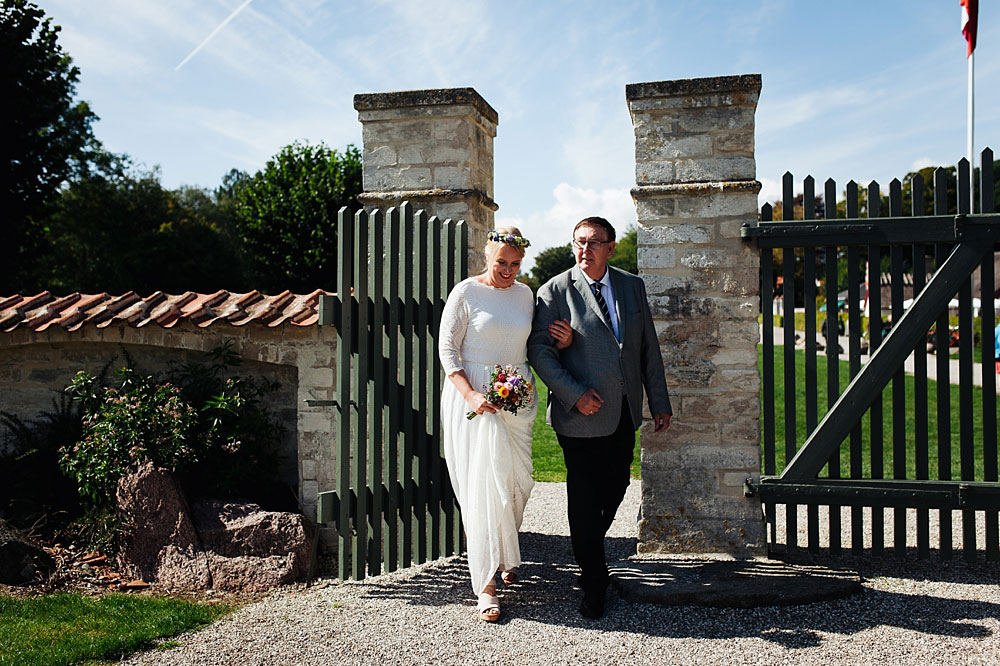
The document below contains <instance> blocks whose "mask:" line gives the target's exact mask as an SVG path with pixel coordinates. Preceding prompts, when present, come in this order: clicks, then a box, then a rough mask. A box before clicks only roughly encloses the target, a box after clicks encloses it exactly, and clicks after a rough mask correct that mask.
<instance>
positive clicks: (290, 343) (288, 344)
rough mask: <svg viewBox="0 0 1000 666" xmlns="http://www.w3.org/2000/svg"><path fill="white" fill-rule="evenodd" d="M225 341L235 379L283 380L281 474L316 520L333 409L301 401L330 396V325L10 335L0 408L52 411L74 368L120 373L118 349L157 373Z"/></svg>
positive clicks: (2, 364)
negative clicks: (235, 357)
mask: <svg viewBox="0 0 1000 666" xmlns="http://www.w3.org/2000/svg"><path fill="white" fill-rule="evenodd" d="M225 341H230V342H232V344H233V350H234V351H235V352H236V353H237V354H239V355H240V357H241V358H242V359H243V364H242V365H241V366H240V369H239V370H238V372H239V373H241V374H247V375H253V376H258V377H266V378H268V379H275V380H277V381H279V382H280V384H281V388H280V390H279V392H278V394H277V395H276V396H275V397H274V402H273V404H272V405H271V408H272V409H273V411H274V412H275V413H276V414H277V415H278V416H279V417H280V418H281V419H282V420H283V422H284V423H285V425H286V427H287V431H286V441H285V443H284V451H285V454H286V456H287V466H286V467H285V468H284V469H283V470H282V476H283V478H285V479H287V480H288V481H289V482H290V483H292V484H293V485H297V487H298V492H299V502H300V503H301V505H302V507H303V509H304V511H305V513H306V515H307V516H308V517H309V518H310V519H315V516H316V514H315V511H316V496H317V493H318V492H319V488H320V486H322V487H323V488H331V487H333V485H334V483H335V479H336V476H337V469H336V459H335V451H334V450H333V447H332V446H331V444H330V443H331V440H332V438H333V421H332V414H331V412H330V408H328V407H310V406H308V405H307V404H306V402H305V401H306V400H331V399H332V398H333V395H334V386H333V382H334V369H333V361H334V353H335V351H336V345H337V342H336V331H335V330H334V329H333V328H332V327H320V326H308V327H299V326H292V325H285V326H279V327H274V328H270V327H267V326H263V325H255V324H250V325H246V326H240V327H237V326H230V325H225V324H216V325H214V326H211V327H207V328H200V327H198V326H196V325H194V324H192V323H190V322H184V323H180V324H178V325H177V326H175V327H172V328H162V327H160V326H156V325H149V326H144V327H142V328H134V327H131V326H126V325H118V326H108V327H105V328H98V327H96V326H84V327H81V328H80V329H78V330H76V331H66V330H65V329H63V328H61V327H58V326H55V327H49V328H47V329H46V330H44V331H34V330H31V329H28V328H21V329H15V330H14V331H12V332H10V333H5V334H3V335H2V336H0V409H2V410H4V411H8V412H12V413H14V414H17V415H18V416H20V417H21V418H25V419H31V418H34V417H36V416H38V414H39V413H41V412H43V411H46V410H50V409H51V408H52V398H53V397H56V394H55V391H57V390H59V389H60V388H62V387H63V386H65V385H66V384H68V383H69V380H70V379H71V378H72V377H73V375H74V374H75V372H76V371H77V370H83V369H86V370H91V371H94V372H99V371H100V370H101V368H102V366H103V365H104V364H105V363H106V362H107V361H108V360H111V359H114V358H115V357H116V356H117V357H118V358H117V360H116V361H114V363H113V364H112V366H111V369H112V370H114V369H115V368H118V367H121V366H122V365H123V364H124V358H123V356H122V350H126V351H127V352H128V353H129V354H130V355H131V356H132V358H133V359H134V360H135V362H136V364H137V365H138V366H139V367H140V368H143V369H145V370H148V371H151V372H157V371H161V370H165V369H167V368H168V367H169V366H170V364H171V363H176V362H181V363H183V362H185V361H197V360H201V359H203V358H204V354H205V352H208V351H210V350H211V349H213V348H215V347H217V346H218V345H220V344H222V343H223V342H225Z"/></svg>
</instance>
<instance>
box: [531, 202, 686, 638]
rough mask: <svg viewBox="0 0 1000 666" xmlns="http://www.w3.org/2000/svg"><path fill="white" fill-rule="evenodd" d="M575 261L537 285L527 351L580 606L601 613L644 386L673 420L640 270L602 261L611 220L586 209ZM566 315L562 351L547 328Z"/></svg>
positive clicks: (611, 243) (664, 417) (660, 417)
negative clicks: (550, 446) (551, 435)
mask: <svg viewBox="0 0 1000 666" xmlns="http://www.w3.org/2000/svg"><path fill="white" fill-rule="evenodd" d="M572 247H573V256H574V258H575V259H576V265H575V266H573V268H571V269H569V270H568V271H565V272H563V273H560V274H559V275H557V276H555V277H554V278H552V279H551V280H549V281H548V282H546V283H545V284H544V285H542V286H541V287H540V288H539V289H538V294H537V296H536V301H535V319H534V323H533V326H532V331H531V336H530V337H529V338H528V360H529V361H530V362H531V365H532V367H533V368H534V369H535V372H537V373H538V376H539V377H541V379H542V381H543V382H545V385H546V386H547V387H548V389H549V400H548V412H547V417H548V422H549V423H550V424H551V425H552V427H553V428H554V429H555V431H556V436H557V437H558V439H559V445H560V446H561V447H562V450H563V457H564V458H565V460H566V493H567V497H568V500H569V502H568V504H569V528H570V539H571V541H572V544H573V555H574V557H575V558H576V562H577V564H578V565H579V566H580V571H581V575H580V583H581V587H582V588H583V600H582V602H581V603H580V613H581V614H582V615H584V616H585V617H588V618H595V619H596V618H599V617H601V615H603V614H604V598H605V591H606V590H607V586H608V566H607V562H606V560H605V554H604V537H605V535H606V534H607V531H608V528H609V527H610V526H611V522H612V521H613V520H614V518H615V512H616V511H617V510H618V505H619V504H621V501H622V498H623V497H624V496H625V491H626V490H627V489H628V484H629V467H630V466H631V464H632V458H633V447H634V444H635V431H636V430H637V429H638V428H639V425H640V424H641V423H642V393H643V389H645V391H646V395H647V396H648V398H649V411H650V413H651V414H652V415H653V421H654V423H655V428H656V432H660V431H662V430H665V429H666V428H667V427H668V426H669V425H670V416H671V413H672V412H671V409H670V398H669V397H668V395H667V382H666V378H665V377H664V374H663V358H662V356H661V354H660V346H659V343H658V342H657V339H656V331H655V330H654V328H653V318H652V316H651V315H650V312H649V303H648V302H647V300H646V287H645V284H644V283H643V281H642V280H641V279H639V278H638V277H637V276H635V275H632V274H630V273H627V272H625V271H622V270H619V269H617V268H614V267H612V266H608V258H609V257H610V256H611V255H612V253H613V252H614V251H615V229H614V227H612V226H611V224H610V223H609V222H608V221H607V220H605V219H604V218H601V217H588V218H586V219H584V220H582V221H580V222H579V223H578V224H577V225H576V228H575V229H574V230H573V246H572ZM564 320H568V321H569V325H570V327H571V328H572V329H573V342H572V344H570V346H569V347H567V348H566V349H563V350H562V351H559V350H558V349H556V346H555V344H554V339H553V337H552V336H551V335H550V334H549V329H550V327H553V326H560V325H561V324H560V323H559V322H563V321H564Z"/></svg>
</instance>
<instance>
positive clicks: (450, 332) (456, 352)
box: [438, 284, 497, 413]
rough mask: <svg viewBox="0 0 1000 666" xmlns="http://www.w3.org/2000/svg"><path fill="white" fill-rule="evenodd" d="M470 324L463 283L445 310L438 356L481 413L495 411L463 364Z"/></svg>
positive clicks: (449, 299)
mask: <svg viewBox="0 0 1000 666" xmlns="http://www.w3.org/2000/svg"><path fill="white" fill-rule="evenodd" d="M468 327H469V306H468V303H467V302H466V300H465V297H464V296H463V294H462V291H461V284H459V286H457V287H455V288H454V289H452V291H451V293H450V294H448V300H447V301H446V302H445V304H444V310H443V311H442V312H441V328H440V330H439V331H438V356H439V357H440V359H441V366H442V367H443V368H444V371H445V372H446V373H447V374H448V379H449V380H450V381H451V383H452V384H454V385H455V388H457V389H458V392H459V393H460V394H461V395H462V397H463V398H465V402H467V403H468V404H469V408H470V409H471V410H472V411H474V412H477V413H483V412H491V413H492V412H495V411H497V407H496V405H494V404H492V403H490V402H489V401H487V400H486V396H485V395H483V394H482V393H480V392H479V391H477V390H476V389H474V388H473V387H472V383H471V382H469V378H468V376H467V375H466V374H465V368H464V367H463V364H462V342H464V341H465V331H466V330H467V329H468Z"/></svg>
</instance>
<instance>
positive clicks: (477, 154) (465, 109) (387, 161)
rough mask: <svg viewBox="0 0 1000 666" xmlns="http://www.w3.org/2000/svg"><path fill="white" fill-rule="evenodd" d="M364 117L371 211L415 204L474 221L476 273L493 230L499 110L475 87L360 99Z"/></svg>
mask: <svg viewBox="0 0 1000 666" xmlns="http://www.w3.org/2000/svg"><path fill="white" fill-rule="evenodd" d="M354 108H355V109H357V111H358V119H359V120H360V121H361V123H362V125H363V128H362V140H363V143H364V150H363V163H364V167H363V184H364V192H363V193H362V194H361V195H360V196H359V200H360V201H361V203H362V204H363V205H364V206H365V207H366V208H367V209H372V208H382V209H387V208H389V207H391V206H398V205H399V204H400V203H402V202H403V201H409V202H410V203H411V204H412V205H413V208H414V210H421V209H422V210H424V211H426V212H427V213H428V214H429V215H437V216H438V217H440V218H441V219H449V218H450V219H453V220H465V221H466V222H467V223H468V225H469V248H470V249H469V272H470V273H471V274H475V273H479V272H482V270H483V269H484V268H485V259H484V258H483V253H482V249H481V248H482V247H483V246H484V245H485V244H486V232H487V231H489V230H490V229H492V228H493V216H494V212H495V211H496V210H497V208H498V206H497V204H496V203H495V202H494V201H493V139H494V137H496V134H497V121H498V116H497V112H496V111H495V110H493V107H491V106H490V105H489V104H487V103H486V100H484V99H483V98H482V97H481V96H480V95H479V93H477V92H476V91H475V90H473V89H472V88H448V89H438V90H411V91H404V92H388V93H372V94H364V95H355V96H354Z"/></svg>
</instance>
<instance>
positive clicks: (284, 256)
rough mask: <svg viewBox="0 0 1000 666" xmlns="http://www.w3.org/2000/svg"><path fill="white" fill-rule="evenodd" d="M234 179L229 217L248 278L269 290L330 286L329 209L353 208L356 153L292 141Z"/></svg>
mask: <svg viewBox="0 0 1000 666" xmlns="http://www.w3.org/2000/svg"><path fill="white" fill-rule="evenodd" d="M237 181H238V182H236V183H235V187H234V196H235V199H236V220H237V227H238V229H239V234H240V237H241V240H242V247H243V253H244V260H245V265H246V266H247V269H248V271H249V277H250V280H251V285H252V286H253V287H254V288H255V289H259V290H261V291H264V292H269V293H277V292H280V291H284V290H285V289H290V290H292V291H298V292H306V291H312V290H313V289H319V288H325V289H332V288H334V286H335V285H336V270H337V211H339V210H340V208H342V207H344V206H347V207H348V208H352V209H356V208H357V207H358V204H357V195H358V194H360V192H361V152H360V151H359V150H358V149H357V148H355V147H354V146H352V145H348V146H347V148H346V150H344V152H343V153H340V152H338V151H337V150H334V149H330V148H327V147H326V146H325V145H323V144H322V143H320V144H319V145H317V146H311V145H309V144H305V143H298V142H296V143H292V144H290V145H288V146H285V147H284V148H282V149H281V151H280V152H279V153H278V154H277V155H275V156H274V157H272V158H271V159H270V160H269V161H268V162H267V164H266V165H265V167H264V169H263V170H262V171H258V172H257V173H256V174H254V175H253V176H252V177H250V178H248V179H245V180H242V181H240V180H239V179H237Z"/></svg>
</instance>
